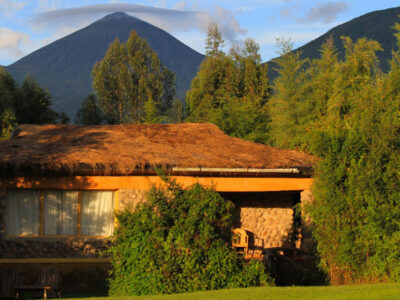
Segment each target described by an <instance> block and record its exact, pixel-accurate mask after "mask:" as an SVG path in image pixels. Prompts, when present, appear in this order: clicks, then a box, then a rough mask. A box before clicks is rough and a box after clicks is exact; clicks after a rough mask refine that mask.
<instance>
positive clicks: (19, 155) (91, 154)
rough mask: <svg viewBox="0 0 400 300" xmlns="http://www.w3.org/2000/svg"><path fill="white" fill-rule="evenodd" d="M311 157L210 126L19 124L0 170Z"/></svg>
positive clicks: (286, 161)
mask: <svg viewBox="0 0 400 300" xmlns="http://www.w3.org/2000/svg"><path fill="white" fill-rule="evenodd" d="M312 161H313V158H312V157H311V156H308V155H306V154H304V153H300V152H296V151H288V150H281V149H277V148H273V147H270V146H265V145H261V144H257V143H253V142H249V141H245V140H242V139H238V138H233V137H229V136H227V135H225V134H224V133H223V132H222V131H221V130H220V129H219V128H218V127H217V126H215V125H212V124H177V125H160V124H156V125H101V126H79V125H21V126H19V127H18V129H17V131H16V133H15V134H14V136H13V137H12V138H11V139H9V140H6V141H2V142H0V173H1V174H2V175H3V176H5V175H10V176H11V175H15V174H17V173H18V174H19V175H28V174H29V175H32V174H39V173H40V174H43V173H47V172H50V173H63V174H65V173H68V174H131V173H135V172H139V171H145V170H151V169H153V168H154V167H162V168H164V169H166V170H173V168H174V167H180V168H189V167H191V168H193V167H203V168H257V169H262V168H264V169H265V168H293V167H300V168H308V167H311V166H312Z"/></svg>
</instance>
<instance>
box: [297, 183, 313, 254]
mask: <svg viewBox="0 0 400 300" xmlns="http://www.w3.org/2000/svg"><path fill="white" fill-rule="evenodd" d="M300 197H301V207H302V216H301V225H302V227H301V233H302V238H301V249H303V250H304V251H305V252H310V253H311V252H313V251H314V248H315V244H314V242H313V239H312V225H313V222H312V219H311V217H310V216H309V215H307V214H306V213H304V209H303V208H304V206H306V205H308V204H310V202H313V201H314V198H313V195H312V192H311V190H305V191H302V192H301V194H300Z"/></svg>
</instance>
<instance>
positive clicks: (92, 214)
mask: <svg viewBox="0 0 400 300" xmlns="http://www.w3.org/2000/svg"><path fill="white" fill-rule="evenodd" d="M81 214H82V216H81V234H82V235H92V236H109V235H111V234H112V233H113V229H114V203H113V192H109V191H83V192H82V205H81Z"/></svg>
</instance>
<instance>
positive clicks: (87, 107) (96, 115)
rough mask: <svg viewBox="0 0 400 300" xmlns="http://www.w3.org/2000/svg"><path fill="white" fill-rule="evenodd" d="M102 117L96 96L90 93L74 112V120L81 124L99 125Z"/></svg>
mask: <svg viewBox="0 0 400 300" xmlns="http://www.w3.org/2000/svg"><path fill="white" fill-rule="evenodd" d="M103 118H104V117H103V114H102V113H101V110H100V108H99V104H98V101H97V99H96V96H95V95H94V94H90V95H89V96H87V97H86V98H85V100H84V101H83V103H82V106H81V107H80V108H79V109H78V111H77V112H76V115H75V119H74V121H75V123H77V124H81V125H99V124H101V123H102V122H103Z"/></svg>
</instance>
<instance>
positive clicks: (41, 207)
mask: <svg viewBox="0 0 400 300" xmlns="http://www.w3.org/2000/svg"><path fill="white" fill-rule="evenodd" d="M10 190H11V189H10ZM12 190H16V191H18V190H25V191H39V192H40V194H39V220H38V221H39V234H9V233H7V232H6V234H5V236H6V237H40V238H102V239H104V238H109V237H111V236H112V234H111V235H82V234H81V221H82V192H90V191H96V192H112V195H113V212H114V217H113V225H114V229H115V227H117V226H118V220H117V217H116V213H117V211H118V208H119V190H117V189H112V190H106V189H88V190H85V189H52V188H48V189H21V188H20V189H18V188H17V189H12ZM49 190H56V191H74V192H78V204H77V210H78V213H77V223H76V226H77V230H76V235H45V234H44V194H45V192H46V191H49ZM7 197H8V191H7ZM7 202H8V201H6V205H7ZM6 214H7V209H5V218H4V219H5V220H7V215H6ZM5 226H6V228H7V224H5Z"/></svg>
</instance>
